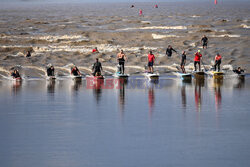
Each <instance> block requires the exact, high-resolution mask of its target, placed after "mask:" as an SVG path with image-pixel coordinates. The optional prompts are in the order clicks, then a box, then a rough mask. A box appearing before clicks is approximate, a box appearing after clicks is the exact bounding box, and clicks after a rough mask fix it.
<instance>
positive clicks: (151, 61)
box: [148, 51, 155, 74]
mask: <svg viewBox="0 0 250 167" xmlns="http://www.w3.org/2000/svg"><path fill="white" fill-rule="evenodd" d="M154 61H155V56H154V55H153V53H152V51H149V54H148V73H152V74H153V73H154V68H153V66H154Z"/></svg>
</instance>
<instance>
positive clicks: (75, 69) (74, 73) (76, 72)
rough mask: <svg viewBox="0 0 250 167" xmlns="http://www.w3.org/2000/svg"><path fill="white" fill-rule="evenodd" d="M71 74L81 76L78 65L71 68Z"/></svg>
mask: <svg viewBox="0 0 250 167" xmlns="http://www.w3.org/2000/svg"><path fill="white" fill-rule="evenodd" d="M71 75H74V76H80V75H81V73H80V71H79V69H78V68H77V67H76V66H74V67H73V68H72V69H71Z"/></svg>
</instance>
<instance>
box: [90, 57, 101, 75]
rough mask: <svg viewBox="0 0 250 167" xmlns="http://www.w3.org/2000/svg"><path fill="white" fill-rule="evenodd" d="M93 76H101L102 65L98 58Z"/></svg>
mask: <svg viewBox="0 0 250 167" xmlns="http://www.w3.org/2000/svg"><path fill="white" fill-rule="evenodd" d="M92 71H93V76H101V71H102V64H101V63H100V62H99V60H98V58H96V62H95V63H94V64H93V67H92Z"/></svg>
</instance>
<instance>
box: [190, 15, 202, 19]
mask: <svg viewBox="0 0 250 167" xmlns="http://www.w3.org/2000/svg"><path fill="white" fill-rule="evenodd" d="M190 17H193V18H197V17H201V16H198V15H193V16H190Z"/></svg>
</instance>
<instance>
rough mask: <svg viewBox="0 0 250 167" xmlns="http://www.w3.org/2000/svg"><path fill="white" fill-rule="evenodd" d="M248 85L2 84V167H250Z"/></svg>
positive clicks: (172, 81)
mask: <svg viewBox="0 0 250 167" xmlns="http://www.w3.org/2000/svg"><path fill="white" fill-rule="evenodd" d="M106 82H107V81H106ZM249 83H250V80H249V78H246V80H245V81H244V82H243V81H238V80H232V79H225V80H224V81H223V82H215V81H214V80H213V79H207V80H206V81H204V82H197V81H195V80H193V81H192V82H191V83H183V82H181V81H180V80H178V79H174V78H166V79H161V80H160V81H159V83H150V84H149V83H148V82H147V81H145V80H144V79H142V78H139V79H133V78H132V79H131V80H129V81H128V83H126V84H122V85H121V89H116V88H113V89H99V88H100V87H101V86H102V84H104V85H106V83H97V84H94V85H93V84H92V85H91V86H92V88H90V87H88V86H89V85H88V83H86V80H83V81H82V82H74V81H71V80H60V81H58V80H57V81H56V82H49V81H43V80H38V81H23V82H22V83H15V82H12V81H9V82H8V81H1V82H0V134H1V135H0V148H1V149H0V166H3V167H12V166H15V167H27V166H36V167H44V166H46V167H57V166H58V167H59V166H60V167H64V166H65V167H68V166H72V167H82V166H85V167H88V166H89V167H99V166H100V167H101V166H109V167H120V166H121V167H134V166H136V167H138V166H145V167H152V166H220V167H221V166H225V167H229V166H241V167H248V166H249V165H250V159H249V156H250V130H249V128H250V121H249V120H250V108H249V106H250V101H249V94H250V86H249ZM106 88H107V87H106Z"/></svg>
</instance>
